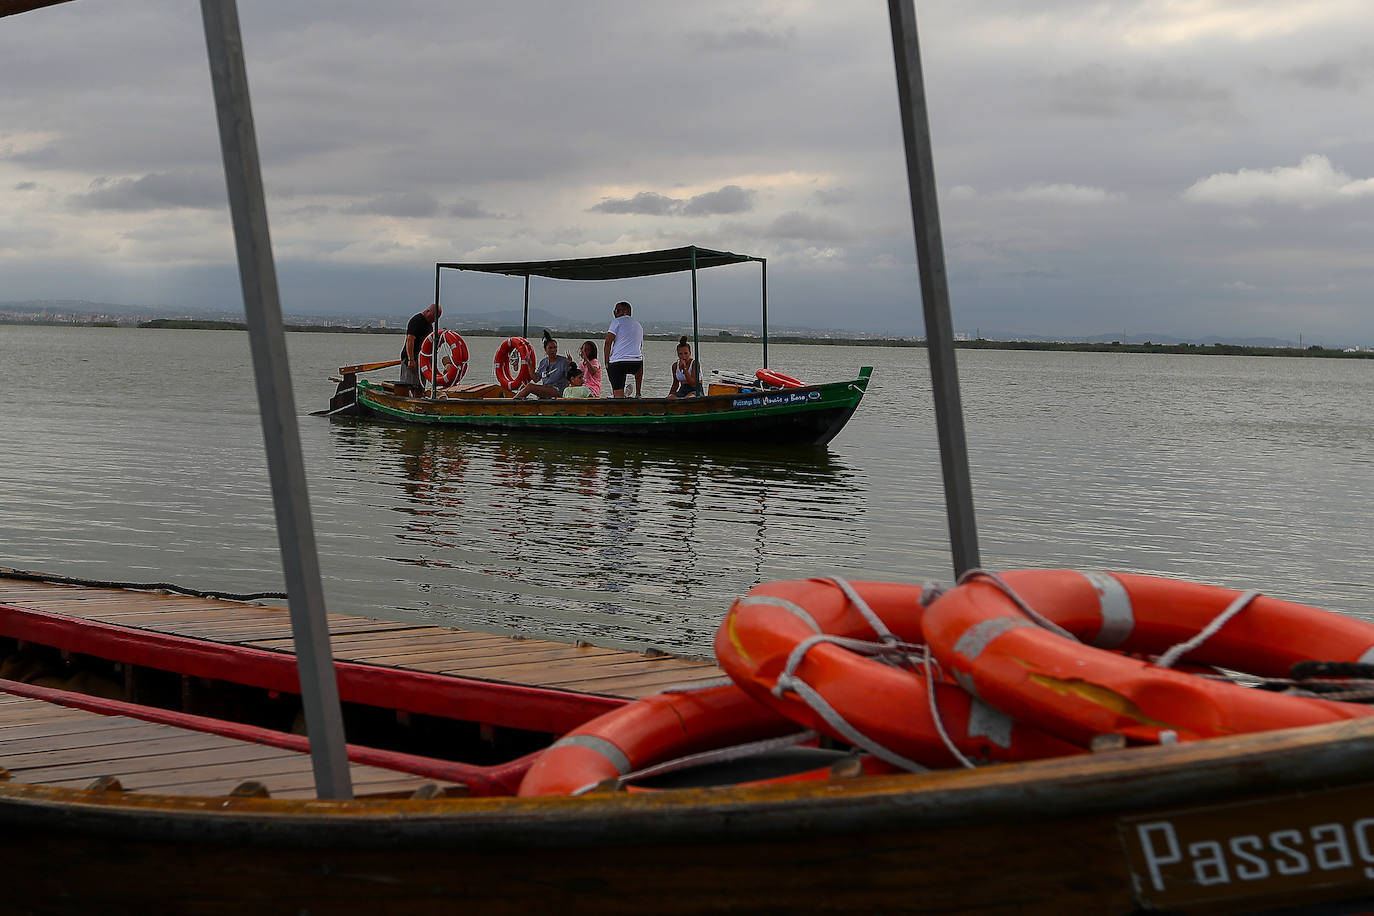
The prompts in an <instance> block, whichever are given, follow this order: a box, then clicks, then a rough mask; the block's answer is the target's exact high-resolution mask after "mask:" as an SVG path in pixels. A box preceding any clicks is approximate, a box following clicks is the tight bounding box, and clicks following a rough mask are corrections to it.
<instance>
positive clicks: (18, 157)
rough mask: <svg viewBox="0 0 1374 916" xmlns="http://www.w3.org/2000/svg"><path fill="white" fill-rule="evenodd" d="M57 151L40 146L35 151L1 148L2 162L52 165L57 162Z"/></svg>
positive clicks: (9, 147)
mask: <svg viewBox="0 0 1374 916" xmlns="http://www.w3.org/2000/svg"><path fill="white" fill-rule="evenodd" d="M57 159H58V156H57V150H56V148H54V147H52V146H39V147H36V148H34V149H21V150H17V149H15V148H14V147H13V146H0V160H7V161H9V162H20V163H27V164H29V165H50V164H52V163H55V162H57Z"/></svg>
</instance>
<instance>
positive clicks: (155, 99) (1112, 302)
mask: <svg viewBox="0 0 1374 916" xmlns="http://www.w3.org/2000/svg"><path fill="white" fill-rule="evenodd" d="M239 12H240V17H241V20H242V26H243V36H244V45H245V53H246V56H247V63H248V73H249V83H250V87H251V91H252V93H253V111H254V118H255V123H256V129H257V136H258V142H259V146H260V149H261V156H262V166H263V175H264V183H265V185H266V190H267V196H268V210H269V215H270V219H271V231H272V241H273V247H274V251H275V256H276V260H277V270H278V276H279V279H280V286H281V294H282V304H283V310H284V311H285V312H287V313H288V314H295V315H310V314H318V315H339V314H359V315H383V316H384V315H388V314H394V315H395V316H396V317H397V320H398V321H403V320H404V319H405V318H406V317H407V316H408V315H409V314H411V313H412V312H414V311H416V310H417V309H418V308H420V307H422V306H423V305H425V304H427V303H428V302H430V301H431V300H432V299H433V284H434V269H433V265H434V263H435V262H436V261H482V260H520V259H543V258H565V257H593V256H600V255H607V254H616V253H621V252H627V251H643V250H652V249H656V248H666V247H673V246H677V245H685V244H697V245H701V246H704V247H708V248H719V249H725V250H730V251H737V252H743V253H747V254H753V255H759V256H762V257H766V258H767V259H768V310H769V319H770V322H771V323H773V324H775V325H786V326H798V327H804V326H809V327H816V328H839V329H849V330H854V331H864V332H875V331H876V332H886V333H896V334H920V333H922V332H923V326H922V320H921V314H920V305H919V289H918V286H917V274H916V256H915V244H914V241H913V235H912V228H911V226H912V220H911V207H910V197H909V194H908V190H907V186H906V178H905V176H906V172H905V164H904V158H903V155H904V154H903V149H902V140H901V126H900V120H899V111H898V103H897V92H896V81H895V76H894V68H893V62H892V45H891V38H890V35H889V32H888V17H887V7H886V4H884V3H881V2H878V0H845V2H834V0H811V2H807V0H762V2H744V0H728V2H716V0H697V2H694V3H690V4H682V3H669V2H660V0H624V2H621V0H581V2H567V0H559V2H553V0H504V2H502V3H499V4H498V3H475V2H464V3H455V2H434V0H430V2H425V3H420V2H410V0H392V2H387V3H375V2H371V0H369V2H362V0H333V2H323V0H291V2H290V3H280V2H278V0H240V2H239ZM916 13H917V20H918V24H919V27H920V39H921V49H922V56H923V64H924V72H925V82H926V91H927V94H928V97H929V101H930V106H931V107H930V126H931V134H932V138H933V142H934V154H935V172H936V179H937V187H938V195H939V207H940V215H941V219H942V228H943V235H944V244H945V257H946V262H947V265H948V271H949V278H950V296H951V302H952V306H953V311H954V325H955V328H956V330H957V331H958V332H960V333H969V334H973V333H982V334H984V335H985V336H991V335H994V334H997V335H1003V336H1017V335H1021V336H1035V337H1076V336H1092V335H1099V334H1107V335H1115V334H1133V333H1144V334H1150V333H1153V334H1156V335H1160V336H1163V335H1174V336H1178V337H1182V338H1185V339H1188V338H1193V339H1202V338H1206V337H1211V336H1220V337H1222V338H1223V339H1240V338H1247V339H1248V338H1257V337H1273V338H1278V339H1283V340H1289V341H1294V342H1296V341H1297V340H1298V339H1299V335H1301V339H1302V341H1303V342H1304V343H1305V344H1308V345H1310V344H1316V343H1320V344H1323V345H1326V346H1352V345H1359V346H1366V347H1369V346H1374V307H1371V306H1374V118H1371V116H1370V112H1374V4H1370V3H1369V2H1368V0H1304V2H1302V3H1294V2H1292V0H1150V2H1147V0H1134V2H1133V0H1095V2H1078V0H1038V2H1023V0H932V2H918V3H917V4H916ZM0 86H3V87H4V91H3V92H0V301H20V300H29V299H88V300H92V301H100V302H116V303H125V304H147V305H167V306H173V307H185V308H187V309H190V310H202V309H204V310H211V309H240V308H241V307H242V303H241V299H240V293H239V287H238V283H237V275H236V273H235V267H234V260H233V259H234V249H233V242H232V236H231V231H230V227H229V220H228V209H227V203H226V194H225V189H224V178H223V172H222V166H221V159H220V151H219V145H218V135H217V132H216V127H215V120H214V109H213V102H212V98H211V88H210V80H209V73H208V68H207V64H206V60H205V44H204V34H203V31H202V26H201V22H200V10H199V5H198V4H195V3H191V2H189V0H180V2H171V0H78V2H74V3H67V4H62V5H59V6H55V7H51V8H47V9H41V10H37V11H33V12H29V13H25V14H22V15H19V16H16V17H11V18H7V19H3V20H0ZM472 276H473V275H469V274H461V275H458V274H446V276H445V279H444V281H443V282H444V286H443V290H442V296H443V297H444V302H445V304H446V315H448V316H450V317H455V316H456V317H461V314H462V313H463V312H465V311H467V312H472V313H476V312H489V311H491V310H493V309H496V308H503V307H514V308H519V306H520V304H521V301H522V295H523V287H522V285H521V281H519V280H509V279H503V280H501V281H499V282H486V283H483V282H475V281H472V280H471V279H470V278H471V277H472ZM700 282H701V289H700V297H701V309H702V318H703V321H705V322H708V323H710V322H718V323H733V322H741V323H743V322H748V321H753V320H756V316H757V310H758V298H759V272H758V268H757V266H756V265H748V266H736V267H727V268H719V269H716V270H712V271H705V272H703V273H702V274H701V276H700ZM534 284H535V286H534V288H533V289H532V299H533V304H534V305H536V306H538V307H541V308H545V309H548V310H549V311H552V312H555V313H560V314H565V315H568V316H570V317H574V318H585V317H594V318H597V319H598V320H603V319H605V320H608V319H609V317H610V316H609V312H610V304H611V303H612V302H614V301H615V300H616V299H618V298H631V299H632V301H635V303H636V317H644V318H647V319H648V320H652V321H668V320H674V319H675V318H677V317H679V316H681V317H683V318H684V320H690V301H691V300H690V280H689V279H686V278H684V277H674V278H659V279H657V280H654V281H651V282H646V283H641V284H638V285H633V286H632V287H631V288H630V291H629V292H625V291H622V290H620V289H619V288H618V287H617V288H609V287H608V286H607V285H605V284H600V283H593V284H585V283H584V284H569V283H562V284H557V283H554V282H553V281H542V283H541V281H539V280H535V281H534ZM631 293H632V295H631Z"/></svg>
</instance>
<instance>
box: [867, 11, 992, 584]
mask: <svg viewBox="0 0 1374 916" xmlns="http://www.w3.org/2000/svg"><path fill="white" fill-rule="evenodd" d="M887 8H888V14H889V17H890V18H891V21H892V56H893V58H894V60H895V62H896V66H897V98H898V101H899V103H900V106H901V114H902V137H903V139H904V140H905V142H906V172H907V183H908V184H909V185H910V188H911V219H912V223H913V225H914V227H915V230H916V264H917V267H918V269H919V271H920V275H921V277H920V279H921V304H922V308H923V310H924V312H925V325H926V346H927V352H928V353H929V358H930V380H931V390H932V393H933V394H934V398H935V425H936V428H937V429H938V431H939V436H940V464H941V467H942V469H943V471H944V481H945V514H946V515H947V516H948V519H949V541H950V548H951V551H952V553H953V556H954V574H955V576H956V577H957V576H959V575H962V574H963V573H964V572H965V571H967V570H969V569H973V568H975V567H977V566H980V565H981V561H980V560H979V556H978V530H977V526H976V524H975V522H974V516H973V482H972V479H971V477H970V474H969V466H968V443H967V441H966V440H965V437H964V412H963V404H962V402H961V400H960V397H959V371H958V368H957V366H956V365H955V358H954V323H953V321H952V319H951V317H950V310H949V278H948V276H947V275H946V273H945V250H944V241H943V239H942V237H941V234H940V212H939V206H938V204H937V202H936V198H935V158H934V155H933V153H932V151H931V141H930V115H929V111H928V109H927V107H926V95H925V83H924V78H923V76H922V74H921V49H920V43H919V42H918V41H917V35H916V7H915V3H914V2H913V0H888V3H887Z"/></svg>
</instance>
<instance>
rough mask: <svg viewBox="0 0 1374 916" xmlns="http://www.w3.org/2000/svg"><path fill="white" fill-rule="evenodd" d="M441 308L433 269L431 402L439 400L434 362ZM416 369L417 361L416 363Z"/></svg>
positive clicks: (436, 370)
mask: <svg viewBox="0 0 1374 916" xmlns="http://www.w3.org/2000/svg"><path fill="white" fill-rule="evenodd" d="M441 309H442V306H440V305H439V268H438V267H436V268H434V330H433V334H434V346H433V347H432V348H431V349H430V351H429V374H430V375H431V376H433V378H432V379H431V380H430V382H431V384H430V390H429V399H430V400H431V401H435V400H438V398H439V367H438V366H436V365H435V364H434V361H435V360H436V359H438V358H439V318H440V314H439V313H440V311H441ZM417 367H418V361H417Z"/></svg>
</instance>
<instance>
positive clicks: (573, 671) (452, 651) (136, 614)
mask: <svg viewBox="0 0 1374 916" xmlns="http://www.w3.org/2000/svg"><path fill="white" fill-rule="evenodd" d="M0 604H10V605H14V606H17V607H24V608H31V609H33V610H37V611H46V612H50V613H58V614H65V615H67V616H70V617H76V618H81V619H87V620H95V621H100V622H102V623H108V624H117V625H122V626H133V627H138V628H140V629H144V630H149V631H154V632H159V633H168V634H172V635H176V636H185V637H189V638H195V639H209V640H213V641H216V642H222V643H226V644H236V645H245V646H252V647H254V648H260V649H270V650H273V651H279V652H286V653H290V652H291V651H292V649H293V641H292V638H291V635H290V615H289V613H288V611H287V610H286V608H284V607H278V606H274V605H270V604H261V603H251V604H249V603H241V602H234V601H225V600H220V599H214V598H197V597H191V596H186V595H177V594H166V593H157V592H147V591H124V590H120V589H104V588H83V587H81V586H74V585H50V584H46V583H37V582H27V581H21V580H12V579H4V578H0ZM327 622H328V626H329V632H330V643H331V647H332V650H333V653H334V657H335V658H336V659H337V660H339V661H353V662H363V663H369V664H379V665H387V666H390V667H397V668H406V669H411V670H415V671H423V672H429V673H434V674H445V675H456V676H466V677H474V678H480V679H483V680H489V681H499V682H502V683H509V684H516V685H520V686H528V687H551V688H556V689H559V690H567V691H575V692H581V693H589V694H598V695H602V696H614V697H623V698H626V699H636V698H639V697H644V696H650V695H652V694H654V693H657V692H658V691H659V690H661V689H663V688H665V687H670V686H674V685H680V684H690V683H694V682H699V681H706V680H712V679H715V678H719V677H722V676H723V672H721V670H720V669H719V668H718V667H716V666H715V665H714V664H712V663H711V662H708V661H702V660H698V659H683V658H676V657H672V656H659V657H653V658H648V657H646V656H644V655H643V654H640V653H635V652H626V651H623V650H619V649H607V648H600V647H587V646H572V645H568V644H566V643H560V642H554V641H551V640H540V639H518V638H515V637H511V636H506V635H500V634H493V633H481V632H475V631H468V630H459V629H456V628H449V627H442V626H437V625H433V624H425V623H416V622H413V621H412V622H406V621H388V620H377V619H373V618H368V617H357V616H350V615H344V614H329V615H328V621H327ZM3 728H4V726H3V724H0V729H3Z"/></svg>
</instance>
